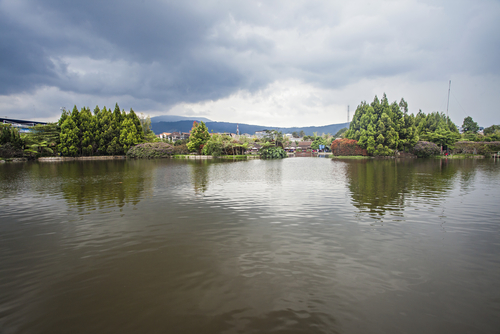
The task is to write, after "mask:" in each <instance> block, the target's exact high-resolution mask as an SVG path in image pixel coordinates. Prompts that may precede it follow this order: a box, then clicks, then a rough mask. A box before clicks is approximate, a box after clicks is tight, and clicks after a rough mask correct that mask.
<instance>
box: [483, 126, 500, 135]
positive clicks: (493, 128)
mask: <svg viewBox="0 0 500 334" xmlns="http://www.w3.org/2000/svg"><path fill="white" fill-rule="evenodd" d="M483 133H484V135H485V136H491V135H494V134H495V133H500V125H492V126H489V127H487V128H485V129H484V131H483Z"/></svg>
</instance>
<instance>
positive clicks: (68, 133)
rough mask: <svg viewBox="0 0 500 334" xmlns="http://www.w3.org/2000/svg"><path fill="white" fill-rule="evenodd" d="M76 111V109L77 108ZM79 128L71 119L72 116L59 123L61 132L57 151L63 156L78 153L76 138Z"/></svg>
mask: <svg viewBox="0 0 500 334" xmlns="http://www.w3.org/2000/svg"><path fill="white" fill-rule="evenodd" d="M77 111H78V110H77ZM78 132H79V129H78V127H77V126H76V124H75V122H74V121H73V118H72V117H67V118H66V120H65V121H64V122H63V123H62V125H61V134H60V141H61V143H60V144H59V145H60V146H59V151H60V152H61V154H62V155H63V156H71V157H74V156H77V155H78V153H79V152H78V146H79V138H78Z"/></svg>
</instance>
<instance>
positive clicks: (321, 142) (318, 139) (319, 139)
mask: <svg viewBox="0 0 500 334" xmlns="http://www.w3.org/2000/svg"><path fill="white" fill-rule="evenodd" d="M319 145H325V147H327V146H328V142H327V140H326V139H325V138H323V137H316V139H314V141H313V142H312V144H311V148H312V149H313V150H318V149H319Z"/></svg>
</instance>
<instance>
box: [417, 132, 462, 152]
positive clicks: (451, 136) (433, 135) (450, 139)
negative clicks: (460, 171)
mask: <svg viewBox="0 0 500 334" xmlns="http://www.w3.org/2000/svg"><path fill="white" fill-rule="evenodd" d="M420 138H421V139H422V140H424V141H430V142H433V143H435V144H437V145H438V146H443V147H448V148H452V147H453V145H454V144H455V143H456V142H457V141H458V140H459V139H460V138H461V136H460V134H459V133H458V132H453V131H450V130H446V129H444V128H438V129H437V130H436V131H435V132H425V133H423V134H422V135H421V136H420Z"/></svg>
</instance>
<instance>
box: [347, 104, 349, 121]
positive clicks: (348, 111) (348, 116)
mask: <svg viewBox="0 0 500 334" xmlns="http://www.w3.org/2000/svg"><path fill="white" fill-rule="evenodd" d="M347 123H349V105H347Z"/></svg>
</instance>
